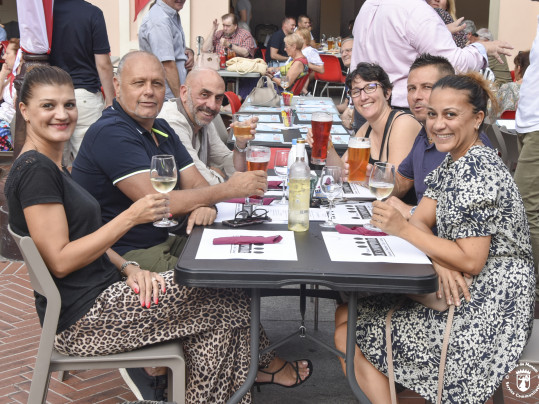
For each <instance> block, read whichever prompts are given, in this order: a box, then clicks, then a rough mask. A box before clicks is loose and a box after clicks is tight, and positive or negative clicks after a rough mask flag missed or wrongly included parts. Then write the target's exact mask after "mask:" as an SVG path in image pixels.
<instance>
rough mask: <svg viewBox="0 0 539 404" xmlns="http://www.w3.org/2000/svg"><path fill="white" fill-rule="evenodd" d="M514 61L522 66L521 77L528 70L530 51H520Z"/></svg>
mask: <svg viewBox="0 0 539 404" xmlns="http://www.w3.org/2000/svg"><path fill="white" fill-rule="evenodd" d="M537 1H539V0H537ZM513 62H514V63H515V66H519V67H520V77H523V76H524V73H525V72H526V69H527V68H528V66H529V65H530V51H520V52H518V54H517V55H516V56H515V59H514V60H513Z"/></svg>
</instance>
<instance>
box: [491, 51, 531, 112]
mask: <svg viewBox="0 0 539 404" xmlns="http://www.w3.org/2000/svg"><path fill="white" fill-rule="evenodd" d="M513 62H514V64H515V81H510V82H509V83H505V84H502V86H501V87H500V89H499V90H498V91H497V93H496V97H497V98H498V105H499V106H500V108H499V112H500V115H501V114H502V112H504V111H516V110H517V105H518V99H519V94H520V86H521V84H522V78H523V77H524V73H525V72H526V69H527V68H528V66H529V65H530V51H520V52H518V54H517V55H516V56H515V59H514V60H513Z"/></svg>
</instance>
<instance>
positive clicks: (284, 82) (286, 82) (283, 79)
mask: <svg viewBox="0 0 539 404" xmlns="http://www.w3.org/2000/svg"><path fill="white" fill-rule="evenodd" d="M289 85H290V79H289V78H288V76H282V77H281V87H282V88H283V90H284V91H286V89H287V88H288V86H289Z"/></svg>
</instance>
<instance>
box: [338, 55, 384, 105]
mask: <svg viewBox="0 0 539 404" xmlns="http://www.w3.org/2000/svg"><path fill="white" fill-rule="evenodd" d="M358 76H359V77H360V78H361V79H362V80H365V81H377V82H378V83H380V85H381V86H382V91H383V92H384V95H386V96H387V95H388V94H389V93H390V91H391V89H393V84H391V81H389V76H388V75H387V73H386V71H385V70H384V69H382V67H381V66H380V65H377V64H376V63H364V62H362V63H359V64H358V65H357V67H356V69H355V70H354V71H352V72H350V73H349V74H348V76H346V86H347V87H348V88H349V89H352V82H353V81H354V80H355V79H356V77H358ZM388 103H389V105H391V97H389V100H388Z"/></svg>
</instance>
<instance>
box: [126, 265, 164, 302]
mask: <svg viewBox="0 0 539 404" xmlns="http://www.w3.org/2000/svg"><path fill="white" fill-rule="evenodd" d="M129 267H130V266H129V265H128V266H127V268H129ZM127 268H126V269H127ZM134 268H136V267H134ZM125 282H126V283H127V286H129V287H130V288H131V289H132V290H133V292H135V293H136V294H138V295H139V298H140V304H141V306H142V307H146V308H148V309H149V308H150V307H151V305H152V297H153V303H154V304H158V303H159V292H161V293H165V292H166V289H165V280H164V279H163V277H162V276H161V275H159V274H157V273H153V272H150V271H147V270H145V269H140V268H137V269H136V270H135V269H133V270H132V271H131V272H129V274H128V276H127V280H126V281H125Z"/></svg>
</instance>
